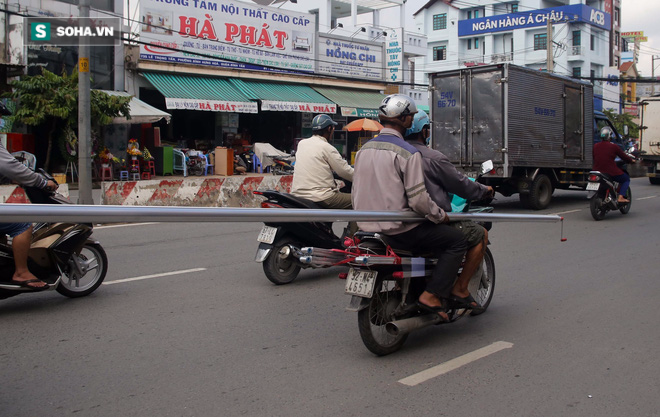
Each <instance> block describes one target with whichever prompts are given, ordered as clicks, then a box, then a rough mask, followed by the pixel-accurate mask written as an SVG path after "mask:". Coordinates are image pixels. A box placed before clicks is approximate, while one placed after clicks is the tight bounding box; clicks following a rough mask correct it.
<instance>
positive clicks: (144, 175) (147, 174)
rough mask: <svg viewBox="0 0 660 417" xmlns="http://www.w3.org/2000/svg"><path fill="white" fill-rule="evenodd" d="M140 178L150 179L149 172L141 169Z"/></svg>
mask: <svg viewBox="0 0 660 417" xmlns="http://www.w3.org/2000/svg"><path fill="white" fill-rule="evenodd" d="M142 179H143V180H150V179H151V172H149V171H142Z"/></svg>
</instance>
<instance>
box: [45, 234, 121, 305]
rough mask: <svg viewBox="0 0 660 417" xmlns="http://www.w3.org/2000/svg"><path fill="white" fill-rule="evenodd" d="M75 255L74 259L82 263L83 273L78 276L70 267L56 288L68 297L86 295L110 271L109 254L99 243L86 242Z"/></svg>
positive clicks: (98, 284)
mask: <svg viewBox="0 0 660 417" xmlns="http://www.w3.org/2000/svg"><path fill="white" fill-rule="evenodd" d="M73 256H74V257H75V259H74V261H75V262H79V263H80V264H81V267H82V268H83V275H82V276H80V277H77V276H76V274H75V273H74V272H73V268H71V267H70V268H69V269H68V271H66V272H65V273H64V274H63V275H62V279H61V280H60V283H59V285H58V286H57V288H56V290H57V292H59V293H60V294H62V295H64V296H66V297H70V298H77V297H84V296H86V295H89V294H91V293H92V292H94V291H95V290H96V289H97V288H98V287H99V286H100V285H101V283H102V282H103V280H104V279H105V275H106V273H107V272H108V256H107V255H106V253H105V250H104V249H103V247H101V245H99V244H98V243H87V244H85V246H83V248H82V250H81V251H80V254H78V255H75V254H74V255H73Z"/></svg>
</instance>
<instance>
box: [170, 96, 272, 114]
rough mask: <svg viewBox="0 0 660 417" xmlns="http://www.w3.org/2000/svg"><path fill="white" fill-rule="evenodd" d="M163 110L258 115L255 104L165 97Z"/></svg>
mask: <svg viewBox="0 0 660 417" xmlns="http://www.w3.org/2000/svg"><path fill="white" fill-rule="evenodd" d="M165 108H167V109H171V110H202V111H214V112H233V113H258V112H259V109H258V107H257V103H255V102H249V103H248V102H245V103H244V102H237V101H221V100H204V99H192V98H170V97H165Z"/></svg>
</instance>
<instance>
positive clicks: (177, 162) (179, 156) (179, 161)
mask: <svg viewBox="0 0 660 417" xmlns="http://www.w3.org/2000/svg"><path fill="white" fill-rule="evenodd" d="M172 169H173V170H174V171H181V172H183V176H184V177H187V176H188V167H187V165H186V155H184V154H183V152H181V151H180V150H178V149H174V161H173V164H172Z"/></svg>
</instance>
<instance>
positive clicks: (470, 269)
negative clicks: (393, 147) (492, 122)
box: [405, 110, 494, 309]
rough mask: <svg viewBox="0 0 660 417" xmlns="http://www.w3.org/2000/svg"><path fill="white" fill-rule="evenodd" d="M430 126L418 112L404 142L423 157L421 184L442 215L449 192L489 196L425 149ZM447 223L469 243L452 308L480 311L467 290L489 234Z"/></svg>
mask: <svg viewBox="0 0 660 417" xmlns="http://www.w3.org/2000/svg"><path fill="white" fill-rule="evenodd" d="M430 123H431V121H430V119H429V116H428V115H427V114H426V113H425V112H424V111H423V110H420V111H418V112H417V113H416V114H415V117H414V119H413V124H412V126H411V127H410V128H409V129H408V130H406V137H405V139H406V141H408V142H409V143H410V144H411V145H412V146H414V147H415V148H416V149H417V150H418V151H419V152H420V153H421V154H422V161H423V163H422V165H423V167H424V183H425V184H426V189H427V190H428V192H429V195H430V196H431V198H432V199H433V201H434V202H435V203H436V204H437V205H438V206H439V207H440V208H442V209H443V210H444V211H445V212H449V211H451V210H452V207H451V195H450V194H449V193H452V194H456V195H458V196H460V197H463V198H465V199H466V200H480V199H483V198H487V197H492V196H493V193H494V190H493V187H490V186H486V185H482V184H479V183H478V182H476V181H471V180H470V179H469V178H468V177H466V176H465V175H463V174H462V173H460V172H458V171H457V170H456V168H455V167H454V165H453V164H452V163H451V162H450V161H449V159H448V158H447V157H446V156H445V155H444V154H443V153H442V152H439V151H436V150H435V149H430V148H429V147H428V144H429V139H430V132H431V125H430ZM449 224H450V225H451V226H453V227H456V228H457V229H459V230H461V231H462V232H463V234H464V235H465V239H466V240H467V244H468V251H467V253H466V255H465V265H463V271H461V274H460V275H459V277H458V280H457V281H456V282H455V283H454V287H453V288H452V290H451V297H450V298H451V300H452V303H453V304H454V306H455V307H466V308H473V309H479V308H480V307H481V306H480V305H479V303H477V302H476V301H475V300H474V298H473V297H472V295H471V294H470V292H469V291H468V284H469V283H470V278H472V275H473V274H474V273H475V272H476V271H477V269H479V265H481V262H482V261H483V259H484V253H485V252H486V245H487V244H488V232H487V231H486V229H484V228H483V227H482V226H481V225H479V224H477V223H475V222H473V221H456V222H450V223H449Z"/></svg>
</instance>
